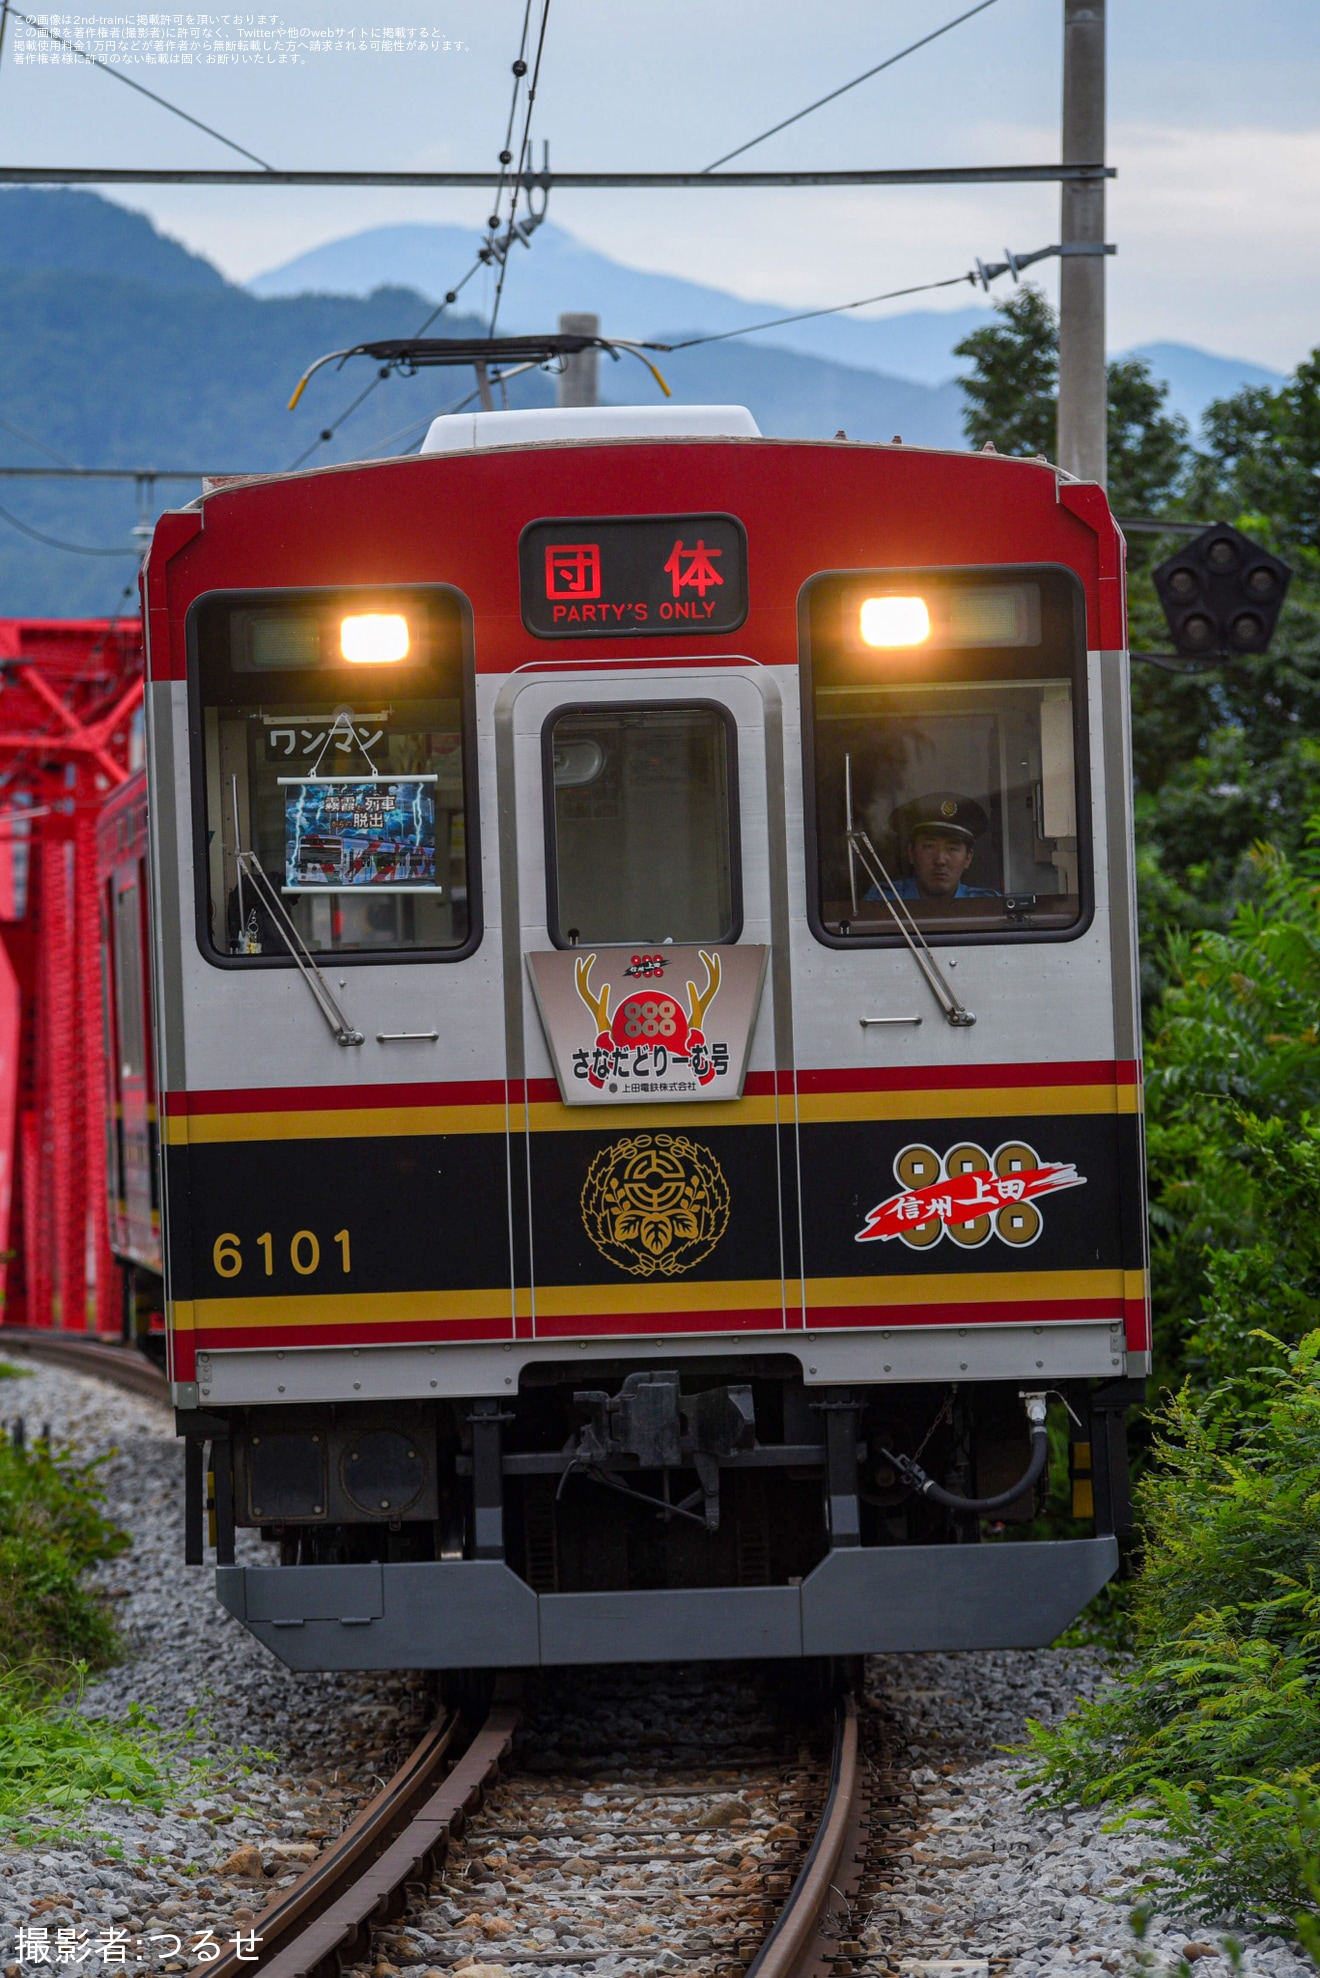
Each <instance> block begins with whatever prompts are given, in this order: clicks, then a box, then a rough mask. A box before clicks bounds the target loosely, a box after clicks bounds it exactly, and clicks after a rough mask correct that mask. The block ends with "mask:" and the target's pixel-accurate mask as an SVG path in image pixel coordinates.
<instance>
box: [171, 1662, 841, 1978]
mask: <svg viewBox="0 0 1320 1978" xmlns="http://www.w3.org/2000/svg"><path fill="white" fill-rule="evenodd" d="M518 1695H519V1689H518V1679H517V1678H516V1677H512V1676H506V1677H501V1678H500V1679H499V1680H498V1682H497V1687H496V1693H495V1701H494V1703H493V1704H492V1706H491V1709H490V1711H489V1714H488V1715H487V1717H486V1721H485V1723H484V1724H483V1725H482V1727H481V1729H480V1730H479V1731H478V1732H477V1733H476V1735H475V1737H474V1738H473V1739H472V1741H471V1743H470V1744H469V1745H468V1746H467V1747H466V1749H465V1750H464V1751H463V1752H462V1754H461V1756H460V1757H458V1758H457V1759H455V1760H454V1761H453V1763H452V1765H451V1764H450V1760H451V1757H452V1753H453V1750H454V1747H455V1744H456V1743H457V1741H458V1735H459V1725H460V1719H459V1717H458V1715H457V1714H456V1713H450V1714H448V1715H446V1716H445V1717H444V1718H442V1719H440V1720H438V1721H437V1722H436V1723H435V1724H434V1725H433V1726H432V1727H431V1729H430V1730H429V1731H428V1732H427V1733H426V1735H425V1737H424V1738H423V1739H422V1741H421V1743H420V1744H419V1745H418V1746H417V1747H416V1749H415V1750H414V1751H413V1752H412V1753H411V1755H410V1756H409V1758H408V1759H407V1761H406V1762H405V1764H404V1765H403V1766H402V1767H401V1769H400V1770H399V1771H398V1772H396V1773H395V1775H394V1777H393V1778H392V1779H391V1780H390V1782H389V1784H388V1785H387V1786H386V1787H385V1789H384V1791H383V1792H381V1793H380V1794H379V1795H378V1796H377V1797H376V1798H375V1799H374V1800H372V1801H371V1802H370V1804H369V1805H368V1806H366V1807H364V1808H363V1810H362V1812H361V1813H359V1814H358V1815H357V1817H356V1819H355V1820H353V1821H352V1823H351V1824H350V1825H349V1826H348V1827H346V1828H345V1830H344V1832H343V1833H342V1834H341V1835H340V1836H339V1838H338V1840H336V1841H333V1842H332V1843H331V1844H330V1846H329V1847H328V1848H326V1850H325V1851H324V1853H322V1854H321V1855H320V1856H319V1857H318V1858H317V1860H316V1861H314V1862H313V1863H312V1865H311V1866H310V1867H309V1868H308V1869H307V1871H306V1872H305V1873H304V1874H303V1875H301V1876H300V1877H299V1879H298V1880H297V1882H295V1883H294V1884H293V1885H292V1887H290V1888H289V1889H286V1890H284V1891H282V1892H281V1893H280V1894H279V1895H278V1896H275V1897H274V1898H272V1900H271V1901H270V1902H269V1903H268V1904H267V1906H266V1908H265V1909H264V1910H262V1911H261V1912H260V1914H259V1915H257V1916H256V1917H255V1918H254V1919H253V1920H252V1922H251V1924H250V1925H249V1926H248V1931H249V1932H250V1935H249V1934H248V1933H245V1939H244V1941H245V1942H252V1941H253V1940H255V1961H254V1959H253V1956H252V1955H251V1954H250V1953H249V1955H247V1956H246V1957H245V1958H244V1959H243V1960H242V1961H241V1962H240V1960H239V1956H238V1951H237V1947H235V1949H234V1950H233V1951H231V1952H230V1953H228V1955H226V1956H224V1957H221V1958H219V1959H218V1960H216V1961H214V1962H212V1963H210V1964H204V1965H197V1966H195V1967H194V1968H193V1970H192V1971H191V1972H190V1973H189V1974H188V1978H242V1974H243V1973H245V1972H253V1971H256V1972H260V1973H262V1974H264V1978H336V1974H337V1973H338V1972H339V1971H341V1970H342V1969H343V1967H344V1966H345V1965H346V1964H350V1963H353V1962H355V1961H360V1960H361V1958H362V1957H363V1956H364V1955H365V1954H366V1952H367V1951H368V1950H369V1948H370V1936H371V1931H372V1929H373V1928H377V1927H380V1926H382V1925H385V1924H387V1923H390V1922H392V1921H394V1920H395V1919H397V1918H398V1917H399V1916H401V1915H402V1914H403V1913H404V1910H405V1909H406V1907H407V1903H408V1899H409V1889H410V1886H416V1885H421V1884H424V1883H425V1882H426V1881H427V1879H428V1878H429V1876H430V1875H431V1874H432V1873H433V1872H434V1871H435V1869H436V1868H437V1867H438V1866H439V1865H440V1863H441V1862H442V1861H443V1860H444V1858H445V1855H446V1853H447V1852H448V1849H449V1844H450V1842H451V1840H457V1839H458V1838H459V1836H460V1835H461V1834H462V1832H463V1828H464V1826H465V1824H466V1821H467V1818H468V1816H469V1815H470V1814H472V1813H475V1812H476V1811H477V1810H478V1808H479V1807H480V1806H481V1805H482V1803H483V1801H484V1799H485V1797H486V1794H487V1793H488V1791H489V1790H490V1788H491V1787H492V1786H493V1785H494V1784H495V1782H496V1780H497V1779H498V1777H499V1773H500V1765H501V1762H502V1761H503V1760H504V1759H505V1758H506V1757H507V1755H508V1753H509V1750H510V1748H511V1746H512V1742H513V1734H514V1731H515V1729H516V1728H517V1724H518V1719H519V1705H518ZM447 1767H448V1768H449V1769H448V1770H446V1768H447ZM868 1813H869V1809H868V1805H867V1795H866V1768H865V1765H864V1763H863V1761H862V1757H861V1752H860V1745H859V1737H858V1715H857V1704H856V1700H855V1699H854V1698H853V1697H852V1696H848V1697H847V1698H845V1699H844V1701H843V1702H842V1703H841V1704H840V1706H839V1708H838V1711H837V1713H836V1718H835V1734H834V1750H833V1756H832V1761H831V1768H830V1783H829V1790H828V1792H827V1795H826V1802H825V1807H824V1810H823V1813H822V1815H821V1820H820V1824H819V1826H818V1828H817V1831H816V1836H815V1839H814V1840H813V1842H812V1845H811V1848H810V1850H809V1852H808V1854H807V1856H806V1859H805V1860H804V1862H803V1864H802V1867H801V1869H800V1870H799V1872H798V1875H797V1879H796V1880H795V1882H794V1884H793V1887H792V1889H791V1890H790V1892H789V1894H788V1897H787V1899H786V1900H785V1903H784V1906H783V1909H782V1910H781V1911H780V1914H779V1916H778V1918H777V1919H776V1921H775V1923H774V1925H773V1927H772V1928H771V1930H770V1933H769V1935H768V1936H767V1937H766V1939H765V1942H764V1943H763V1944H762V1946H761V1948H760V1950H759V1951H758V1953H757V1955H756V1957H755V1958H754V1959H753V1961H752V1964H751V1966H750V1969H749V1971H748V1974H747V1978H829V1974H831V1973H832V1972H833V1970H834V1968H835V1962H836V1960H837V1958H838V1956H839V1939H840V1937H841V1936H843V1937H850V1936H851V1934H852V1910H851V1904H852V1899H853V1898H854V1897H855V1896H856V1894H857V1888H858V1884H859V1882H860V1880H861V1876H862V1873H863V1869H864V1865H865V1860H866V1852H867V1845H868ZM840 1921H841V1922H842V1926H843V1927H842V1929H841V1928H840V1927H839V1926H840Z"/></svg>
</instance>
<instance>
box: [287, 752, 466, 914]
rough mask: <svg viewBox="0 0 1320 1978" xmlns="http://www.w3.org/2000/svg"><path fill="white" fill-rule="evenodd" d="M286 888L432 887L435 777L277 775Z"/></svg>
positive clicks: (293, 890)
mask: <svg viewBox="0 0 1320 1978" xmlns="http://www.w3.org/2000/svg"><path fill="white" fill-rule="evenodd" d="M279 781H280V785H281V787H282V789H283V791H284V891H285V892H286V893H315V892H323V891H326V890H330V891H334V892H338V891H347V890H349V889H353V890H356V889H357V888H359V887H369V888H370V889H371V890H372V892H375V893H429V892H432V891H433V890H434V889H435V883H436V880H435V781H436V779H435V777H434V776H281V777H280V779H279Z"/></svg>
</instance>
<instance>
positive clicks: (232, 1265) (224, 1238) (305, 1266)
mask: <svg viewBox="0 0 1320 1978" xmlns="http://www.w3.org/2000/svg"><path fill="white" fill-rule="evenodd" d="M330 1240H331V1242H332V1243H337V1244H338V1245H339V1264H340V1269H341V1270H342V1272H343V1274H344V1276H345V1277H347V1276H348V1274H349V1272H350V1271H351V1270H352V1268H353V1258H352V1250H351V1247H350V1241H349V1234H348V1231H347V1230H346V1229H337V1230H336V1231H335V1233H334V1235H333V1237H332V1238H331V1239H330ZM256 1242H257V1248H258V1249H259V1250H260V1251H261V1256H262V1264H263V1275H264V1276H266V1277H274V1275H275V1238H274V1235H273V1234H272V1232H271V1231H270V1230H268V1229H267V1230H263V1231H262V1233H261V1235H260V1236H259V1237H258V1238H257V1239H256ZM211 1262H212V1264H213V1265H214V1266H215V1272H216V1276H217V1277H237V1276H238V1275H239V1273H240V1271H241V1270H242V1268H243V1240H242V1238H241V1237H239V1236H236V1235H235V1234H234V1232H233V1230H228V1229H227V1230H224V1231H222V1232H221V1234H220V1235H219V1236H217V1237H216V1239H215V1242H214V1243H213V1244H212V1246H211ZM289 1262H290V1263H291V1264H292V1266H293V1268H294V1270H295V1271H297V1273H298V1275H299V1277H311V1276H313V1274H314V1273H315V1272H316V1271H318V1270H319V1269H320V1268H321V1239H320V1237H319V1236H317V1234H316V1232H315V1230H311V1229H296V1230H295V1231H294V1232H293V1235H292V1236H291V1237H290V1238H289Z"/></svg>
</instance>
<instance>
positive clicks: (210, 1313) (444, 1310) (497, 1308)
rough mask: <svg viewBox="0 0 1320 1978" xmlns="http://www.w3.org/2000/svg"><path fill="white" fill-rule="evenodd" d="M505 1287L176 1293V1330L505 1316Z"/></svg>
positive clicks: (456, 1321)
mask: <svg viewBox="0 0 1320 1978" xmlns="http://www.w3.org/2000/svg"><path fill="white" fill-rule="evenodd" d="M512 1304H513V1300H512V1298H511V1296H510V1294H509V1292H508V1291H507V1290H478V1291H367V1292H352V1291H326V1292H321V1293H308V1295H307V1296H305V1297H299V1296H298V1294H297V1293H296V1292H295V1293H294V1294H293V1295H292V1296H286V1297H282V1298H196V1299H189V1300H184V1299H176V1300H175V1303H174V1326H175V1330H176V1331H177V1332H194V1331H196V1332H200V1331H203V1330H205V1329H207V1328H209V1327H212V1326H334V1325H352V1326H362V1327H367V1326H372V1325H400V1324H414V1325H415V1324H419V1323H422V1324H425V1323H431V1322H434V1323H435V1324H436V1325H459V1324H461V1323H462V1322H463V1321H464V1320H465V1319H507V1318H509V1316H510V1313H511V1309H512Z"/></svg>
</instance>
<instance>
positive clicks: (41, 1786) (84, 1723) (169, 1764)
mask: <svg viewBox="0 0 1320 1978" xmlns="http://www.w3.org/2000/svg"><path fill="white" fill-rule="evenodd" d="M49 1674H50V1672H49V1671H48V1672H47V1677H48V1680H49ZM66 1674H67V1685H66V1688H65V1689H64V1690H63V1691H62V1692H59V1693H55V1694H52V1693H51V1692H50V1691H49V1690H46V1691H45V1693H44V1694H43V1695H42V1696H41V1698H40V1700H38V1699H37V1698H36V1697H35V1696H34V1693H33V1686H32V1683H31V1680H30V1676H29V1672H28V1671H27V1670H25V1669H18V1670H12V1671H10V1672H8V1673H7V1674H4V1675H0V1833H7V1834H9V1835H10V1836H11V1837H12V1838H14V1839H17V1840H29V1841H31V1840H34V1839H36V1838H38V1835H40V1836H42V1837H45V1838H47V1839H48V1838H50V1837H51V1835H52V1833H54V1832H58V1831H59V1828H60V1824H61V1816H67V1815H69V1814H70V1813H73V1812H76V1810H77V1808H79V1807H80V1806H85V1805H86V1804H87V1802H88V1801H89V1800H93V1799H108V1800H126V1801H132V1802H133V1803H135V1804H138V1805H145V1806H150V1807H151V1808H153V1809H154V1811H156V1812H157V1813H159V1812H160V1810H161V1808H162V1807H163V1806H164V1803H165V1801H166V1799H167V1798H168V1797H169V1796H170V1794H171V1793H172V1792H174V1791H176V1790H177V1786H176V1777H177V1774H178V1770H179V1756H180V1746H182V1745H183V1744H185V1743H186V1742H187V1741H188V1740H189V1739H190V1738H191V1737H192V1735H193V1731H192V1727H191V1725H189V1726H188V1728H187V1729H186V1730H185V1731H184V1732H181V1733H171V1734H169V1735H166V1734H165V1733H163V1732H161V1731H160V1730H159V1729H158V1728H157V1726H156V1725H155V1724H154V1723H153V1722H152V1720H151V1718H150V1717H149V1716H148V1715H147V1714H146V1713H145V1712H144V1711H142V1710H141V1709H139V1708H138V1706H137V1705H133V1706H132V1707H131V1708H130V1710H129V1714H128V1716H127V1718H126V1719H125V1721H124V1722H123V1723H122V1724H111V1723H107V1722H105V1721H104V1720H101V1719H94V1718H87V1717H84V1716H82V1715H81V1713H80V1711H79V1708H78V1705H79V1702H80V1700H81V1695H82V1683H83V1677H84V1675H85V1669H84V1667H83V1666H82V1665H79V1666H77V1667H76V1668H74V1669H72V1670H69V1671H67V1672H66ZM196 1770H197V1768H196V1766H195V1765H194V1766H193V1767H192V1768H191V1771H192V1772H193V1773H195V1772H196ZM36 1812H39V1813H40V1815H41V1826H40V1828H39V1829H38V1830H37V1831H36V1832H33V1830H32V1828H31V1826H30V1824H29V1823H30V1821H31V1816H32V1815H33V1814H34V1813H36ZM52 1816H54V1819H53V1822H52Z"/></svg>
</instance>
